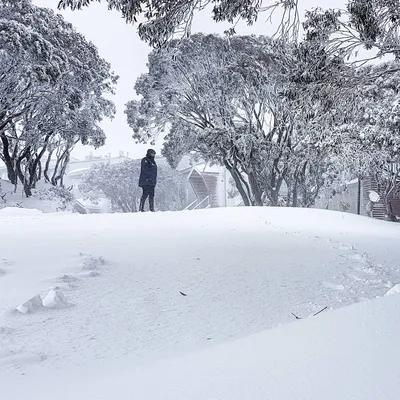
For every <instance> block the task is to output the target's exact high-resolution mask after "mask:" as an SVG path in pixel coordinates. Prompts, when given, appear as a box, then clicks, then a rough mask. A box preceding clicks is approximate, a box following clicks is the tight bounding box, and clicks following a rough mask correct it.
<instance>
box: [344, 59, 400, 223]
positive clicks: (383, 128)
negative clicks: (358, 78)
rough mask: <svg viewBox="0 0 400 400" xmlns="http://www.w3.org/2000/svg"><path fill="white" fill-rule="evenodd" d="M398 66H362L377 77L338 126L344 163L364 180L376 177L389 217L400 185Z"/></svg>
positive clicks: (394, 64)
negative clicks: (346, 120)
mask: <svg viewBox="0 0 400 400" xmlns="http://www.w3.org/2000/svg"><path fill="white" fill-rule="evenodd" d="M396 68H398V61H392V62H387V63H383V64H380V65H377V66H369V67H366V68H364V69H363V70H362V71H363V72H364V74H365V75H370V76H372V75H373V76H376V77H377V78H376V80H375V81H374V83H373V84H372V83H369V84H368V85H365V86H363V89H362V96H360V97H359V103H358V107H357V110H354V112H353V115H352V119H351V122H349V123H347V124H343V125H341V126H339V127H338V128H337V129H338V130H340V136H338V137H340V138H341V141H340V142H339V143H338V145H337V151H338V153H339V154H340V159H341V161H342V165H343V166H347V169H349V171H350V172H351V173H352V174H353V176H356V177H358V178H359V179H360V180H361V179H363V178H364V177H366V176H370V177H372V178H373V179H375V181H376V182H377V184H378V188H379V192H380V197H381V199H382V200H383V202H384V204H385V205H386V209H387V215H388V216H389V218H391V212H390V201H389V200H390V198H391V196H392V195H393V194H394V193H395V192H396V191H398V190H399V188H400V169H399V165H400V97H399V92H398V88H399V85H400V70H399V71H398V72H393V71H394V70H395V69H396ZM387 71H391V72H390V73H387Z"/></svg>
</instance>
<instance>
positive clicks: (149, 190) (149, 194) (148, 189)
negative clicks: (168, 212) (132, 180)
mask: <svg viewBox="0 0 400 400" xmlns="http://www.w3.org/2000/svg"><path fill="white" fill-rule="evenodd" d="M154 189H155V187H154V186H142V190H143V194H142V198H141V199H140V211H142V212H143V211H144V205H145V203H146V200H147V198H149V206H150V211H154Z"/></svg>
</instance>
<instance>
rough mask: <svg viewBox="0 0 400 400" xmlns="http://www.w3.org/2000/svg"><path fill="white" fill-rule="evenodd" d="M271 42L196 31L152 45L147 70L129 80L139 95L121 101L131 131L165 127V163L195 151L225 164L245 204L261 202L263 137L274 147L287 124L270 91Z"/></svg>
mask: <svg viewBox="0 0 400 400" xmlns="http://www.w3.org/2000/svg"><path fill="white" fill-rule="evenodd" d="M272 48H275V43H274V42H272V41H271V40H269V39H267V38H263V37H260V38H256V37H234V38H232V40H231V41H230V42H229V44H228V42H227V41H226V40H224V39H222V38H220V37H218V36H214V35H207V36H206V35H202V34H197V35H193V36H192V37H191V38H189V39H186V40H184V41H175V42H172V43H171V44H170V46H169V48H168V49H164V50H161V51H154V52H153V53H152V54H151V55H150V57H149V73H148V74H146V75H143V76H142V77H140V78H139V79H138V81H137V83H136V86H135V88H136V91H137V93H138V94H139V95H141V96H142V100H141V101H140V102H137V101H132V102H130V103H128V105H127V110H126V113H127V117H128V123H129V125H130V126H131V127H132V128H133V130H134V138H135V139H137V140H138V141H143V142H147V141H149V140H152V139H154V138H155V137H157V135H158V134H159V132H161V131H164V130H165V129H166V128H167V127H168V134H167V136H166V145H165V149H164V154H165V155H166V157H167V158H168V160H169V161H170V162H171V164H172V165H173V164H176V162H177V161H178V160H179V157H181V156H182V155H184V154H186V153H187V152H189V151H195V152H197V153H199V154H200V155H201V156H202V157H203V158H204V159H206V160H207V161H212V162H216V163H220V164H222V165H224V166H225V167H226V168H227V169H228V170H229V172H230V173H231V175H232V177H233V179H234V180H235V183H236V187H237V188H238V190H239V192H240V194H241V196H242V198H243V201H244V203H245V204H246V205H250V204H257V205H262V203H263V199H262V197H263V196H262V189H261V188H260V187H259V179H258V177H257V175H258V174H259V173H260V171H261V168H260V166H259V165H258V162H259V161H260V160H261V158H262V157H263V155H262V151H261V150H262V147H263V144H264V143H266V141H267V142H268V143H267V145H268V146H270V147H274V146H275V138H277V140H278V146H279V145H280V143H279V141H281V142H283V141H285V140H287V135H285V131H286V130H287V129H290V121H289V118H290V116H289V115H288V113H287V112H286V111H285V107H284V106H283V105H282V104H281V103H280V102H279V101H278V99H277V84H278V82H279V79H280V77H279V72H278V68H277V64H276V63H275V62H274V58H276V57H277V53H273V52H272V50H271V49H272ZM283 118H288V122H289V128H288V126H287V125H286V124H285V123H283V122H282V121H283ZM275 147H276V146H275ZM279 179H281V178H279Z"/></svg>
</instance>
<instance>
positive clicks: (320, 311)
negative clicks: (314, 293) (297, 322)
mask: <svg viewBox="0 0 400 400" xmlns="http://www.w3.org/2000/svg"><path fill="white" fill-rule="evenodd" d="M327 308H328V306H326V307H324V308H323V309H322V310H319V311H318V312H317V313H315V314H314V315H313V317H315V316H316V315H318V314H320V313H322V311H325V310H326V309H327Z"/></svg>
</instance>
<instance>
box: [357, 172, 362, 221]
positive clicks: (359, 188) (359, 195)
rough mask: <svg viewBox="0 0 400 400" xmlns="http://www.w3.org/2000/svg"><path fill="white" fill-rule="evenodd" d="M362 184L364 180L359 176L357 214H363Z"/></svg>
mask: <svg viewBox="0 0 400 400" xmlns="http://www.w3.org/2000/svg"><path fill="white" fill-rule="evenodd" d="M361 182H362V179H361V177H360V176H358V188H357V214H358V215H360V214H361Z"/></svg>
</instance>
